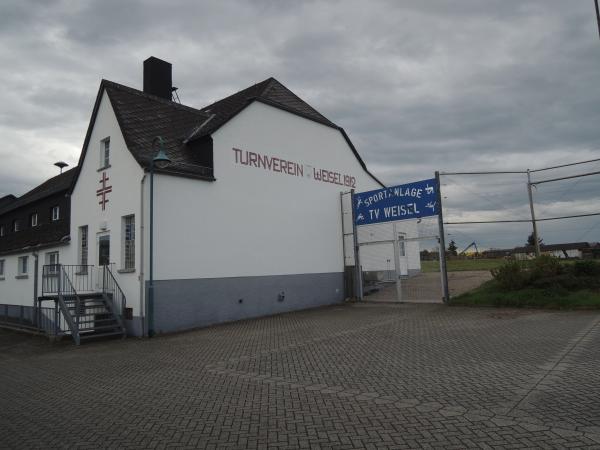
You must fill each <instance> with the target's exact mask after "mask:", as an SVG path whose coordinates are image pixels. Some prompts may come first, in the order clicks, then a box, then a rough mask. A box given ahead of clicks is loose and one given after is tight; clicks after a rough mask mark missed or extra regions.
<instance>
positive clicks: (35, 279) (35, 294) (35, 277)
mask: <svg viewBox="0 0 600 450" xmlns="http://www.w3.org/2000/svg"><path fill="white" fill-rule="evenodd" d="M33 259H34V261H35V262H34V266H33V317H34V322H37V316H38V315H37V304H38V302H37V299H38V276H39V273H40V272H39V268H38V263H39V255H38V252H37V250H34V252H33ZM36 325H37V323H36Z"/></svg>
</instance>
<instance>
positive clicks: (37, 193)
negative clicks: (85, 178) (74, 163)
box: [0, 167, 77, 214]
mask: <svg viewBox="0 0 600 450" xmlns="http://www.w3.org/2000/svg"><path fill="white" fill-rule="evenodd" d="M76 169H77V168H76V167H74V168H72V169H69V170H67V171H65V172H63V173H62V174H60V175H56V176H55V177H52V178H50V179H49V180H46V181H44V182H43V183H42V184H40V185H39V186H36V187H35V188H33V189H32V190H30V191H29V192H27V193H25V194H23V195H22V196H20V197H18V198H16V199H15V200H13V201H12V202H10V203H8V204H7V205H5V206H4V207H3V208H0V214H5V213H7V212H9V211H13V210H15V209H17V208H20V207H22V206H25V205H28V204H29V203H33V202H36V201H38V200H41V199H43V198H46V197H49V196H51V195H54V194H58V193H60V192H62V191H67V190H68V189H69V187H70V186H71V182H72V181H73V178H74V177H75V175H76V173H77V170H76ZM7 197H8V196H7ZM4 198H6V197H3V198H2V200H4Z"/></svg>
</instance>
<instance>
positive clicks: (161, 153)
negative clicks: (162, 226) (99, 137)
mask: <svg viewBox="0 0 600 450" xmlns="http://www.w3.org/2000/svg"><path fill="white" fill-rule="evenodd" d="M157 144H158V153H156V155H155V156H154V158H152V161H151V162H150V280H149V281H150V282H149V284H148V337H152V336H154V168H155V167H157V168H159V169H164V168H165V167H167V166H168V165H169V164H170V163H171V160H170V159H169V157H168V156H167V154H166V153H165V143H164V141H163V138H162V137H161V136H156V137H155V138H154V140H153V141H152V149H153V150H154V149H155V148H156V145H157Z"/></svg>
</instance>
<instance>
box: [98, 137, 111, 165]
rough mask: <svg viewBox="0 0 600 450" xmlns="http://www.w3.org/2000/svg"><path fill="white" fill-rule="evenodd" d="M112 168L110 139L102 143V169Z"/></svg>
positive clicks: (103, 140)
mask: <svg viewBox="0 0 600 450" xmlns="http://www.w3.org/2000/svg"><path fill="white" fill-rule="evenodd" d="M108 167H110V137H107V138H105V139H102V140H101V141H100V169H106V168H108Z"/></svg>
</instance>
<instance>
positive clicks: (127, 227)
mask: <svg viewBox="0 0 600 450" xmlns="http://www.w3.org/2000/svg"><path fill="white" fill-rule="evenodd" d="M123 269H124V270H134V269H135V216H134V215H133V214H132V215H129V216H124V217H123Z"/></svg>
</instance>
